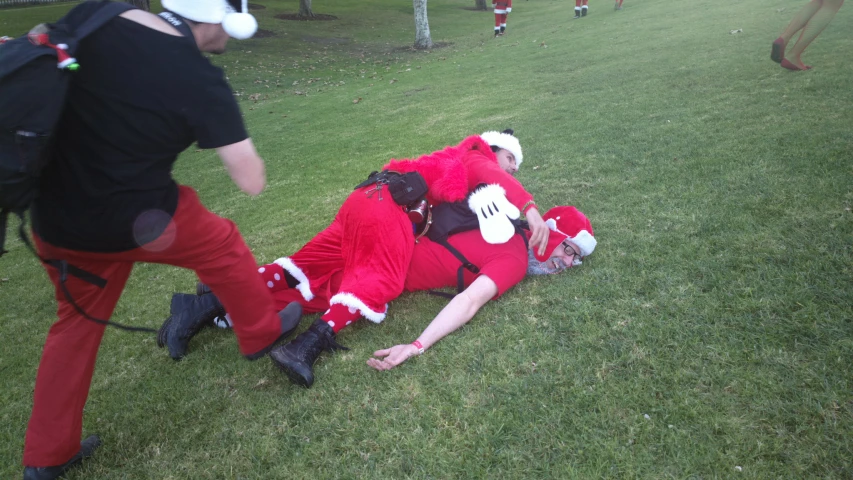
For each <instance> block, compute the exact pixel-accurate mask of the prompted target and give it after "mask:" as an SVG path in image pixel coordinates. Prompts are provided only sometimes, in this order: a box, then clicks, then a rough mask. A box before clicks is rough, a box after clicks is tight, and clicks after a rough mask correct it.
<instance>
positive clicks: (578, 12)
mask: <svg viewBox="0 0 853 480" xmlns="http://www.w3.org/2000/svg"><path fill="white" fill-rule="evenodd" d="M575 18H581V11H580V10H575Z"/></svg>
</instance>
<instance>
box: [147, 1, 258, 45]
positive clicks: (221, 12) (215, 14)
mask: <svg viewBox="0 0 853 480" xmlns="http://www.w3.org/2000/svg"><path fill="white" fill-rule="evenodd" d="M161 4H162V5H163V9H165V10H168V11H170V12H172V13H177V14H178V15H180V16H182V17H184V18H186V19H187V20H192V21H194V22H199V23H213V24H220V23H221V24H222V28H223V29H224V30H225V32H226V33H227V34H228V35H229V36H231V37H233V38H236V39H238V40H245V39H247V38H251V37H252V35H254V34H255V32H257V31H258V21H257V20H255V17H254V16H252V14H251V13H249V4H248V1H247V0H162V2H161Z"/></svg>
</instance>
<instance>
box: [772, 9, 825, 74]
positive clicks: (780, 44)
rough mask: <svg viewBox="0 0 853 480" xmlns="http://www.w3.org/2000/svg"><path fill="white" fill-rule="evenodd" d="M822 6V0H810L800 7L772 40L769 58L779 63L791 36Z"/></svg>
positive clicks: (783, 56)
mask: <svg viewBox="0 0 853 480" xmlns="http://www.w3.org/2000/svg"><path fill="white" fill-rule="evenodd" d="M822 6H823V0H812V1H811V2H809V3H807V4H806V6H804V7H803V8H801V9H800V11H799V12H797V14H796V15H794V18H793V19H791V23H789V24H788V27H787V28H786V29H785V31H784V32H782V34H781V35H779V38H777V39H776V40H775V41H774V42H773V48H772V51H771V52H770V58H771V59H772V60H773V61H774V62H776V63H780V62H781V61H782V59H784V58H785V46H786V45H787V44H788V42H789V41H791V38H792V37H793V36H794V35H795V34H796V33H797V32H799V31H800V30H802V29H803V28H804V27H805V26H806V24H807V23H809V20H811V18H812V16H813V15H814V14H815V13H817V11H818V10H820V8H821V7H822Z"/></svg>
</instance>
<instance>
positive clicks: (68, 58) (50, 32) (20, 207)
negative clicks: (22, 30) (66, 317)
mask: <svg viewBox="0 0 853 480" xmlns="http://www.w3.org/2000/svg"><path fill="white" fill-rule="evenodd" d="M133 8H134V7H133V6H131V5H129V4H126V3H113V2H110V1H107V0H103V1H88V2H84V3H81V4H80V5H77V6H76V7H74V8H72V9H71V10H70V11H69V12H68V14H66V15H65V16H64V17H62V18H61V19H59V20H58V21H57V22H56V23H52V24H46V25H45V24H43V25H38V26H36V27H35V28H33V30H31V31H30V33H29V34H28V35H24V36H22V37H20V38H16V39H14V40H10V41H8V42H6V43H4V44H2V45H0V256H2V255H3V254H4V253H6V250H5V248H4V245H5V240H6V223H7V220H8V216H9V215H10V214H14V215H16V216H17V217H18V218H19V219H20V224H19V228H18V234H19V236H20V237H21V241H23V242H24V244H26V245H27V247H28V248H29V249H30V250H32V251H33V253H35V255H36V256H39V255H38V253H37V252H36V251H35V249H34V248H33V246H32V244H31V243H30V241H29V240H28V239H27V234H26V231H25V224H26V217H25V214H26V212H27V210H28V209H29V208H30V205H32V202H33V200H35V198H36V196H37V195H38V187H39V177H40V175H41V172H42V170H43V169H44V168H45V167H46V166H47V164H48V162H49V160H50V156H51V153H50V149H51V146H52V140H53V135H54V129H55V128H56V126H57V124H58V123H59V119H60V116H61V115H62V111H63V108H64V107H65V100H66V96H67V94H68V86H69V83H70V81H71V75H73V72H74V71H76V70H77V69H78V68H85V66H84V67H81V66H80V65H79V64H77V60H76V59H75V58H74V53H75V52H76V51H77V47H78V45H79V43H80V41H81V40H83V39H84V38H85V37H87V36H88V35H90V34H91V33H93V32H94V31H96V30H97V29H99V28H101V27H102V26H103V25H104V24H106V23H107V22H108V21H109V20H111V19H112V18H114V17H116V16H118V15H120V14H121V13H123V12H126V11H128V10H131V9H133ZM39 259H40V260H41V261H42V262H44V263H46V264H48V265H51V266H53V267H55V268H56V269H57V270H59V278H60V282H59V285H60V287H61V288H62V291H63V293H64V294H65V297H66V299H67V300H68V301H69V303H70V304H71V305H72V306H73V307H74V309H75V310H77V312H78V313H80V314H81V315H83V316H84V317H86V318H87V319H89V320H91V321H93V322H96V323H100V324H103V325H111V326H114V327H118V328H121V329H124V330H131V331H142V332H155V333H156V330H153V329H150V328H142V327H128V326H125V325H121V324H119V323H115V322H109V321H107V320H101V319H97V318H93V317H91V316H90V315H89V314H87V313H86V312H85V311H83V309H81V308H80V307H79V306H78V305H77V303H76V302H75V301H74V299H73V298H72V297H71V293H70V292H69V291H68V289H67V287H66V286H65V280H66V279H67V277H68V275H73V276H75V277H77V278H80V279H82V280H84V281H87V282H89V283H91V284H93V285H96V286H98V287H101V288H103V287H104V285H106V280H104V279H103V278H101V277H98V276H97V275H94V274H92V273H89V272H87V271H85V270H82V269H80V268H77V267H75V266H74V265H71V264H69V263H68V262H66V261H65V260H55V259H44V258H41V257H40V256H39Z"/></svg>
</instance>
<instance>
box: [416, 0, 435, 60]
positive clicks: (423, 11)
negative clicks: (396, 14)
mask: <svg viewBox="0 0 853 480" xmlns="http://www.w3.org/2000/svg"><path fill="white" fill-rule="evenodd" d="M412 4H413V5H414V7H415V48H416V49H418V50H426V49H429V48H432V38H430V36H429V21H428V20H427V0H412Z"/></svg>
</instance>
